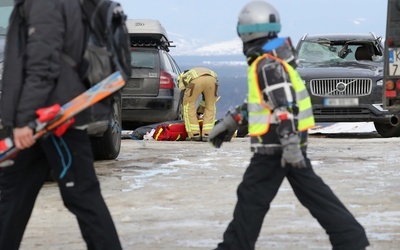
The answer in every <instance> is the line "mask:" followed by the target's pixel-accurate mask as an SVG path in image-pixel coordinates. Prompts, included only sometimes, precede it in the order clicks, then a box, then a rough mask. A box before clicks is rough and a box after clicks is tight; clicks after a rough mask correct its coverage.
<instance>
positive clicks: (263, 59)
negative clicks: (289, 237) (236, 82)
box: [209, 1, 369, 250]
mask: <svg viewBox="0 0 400 250" xmlns="http://www.w3.org/2000/svg"><path fill="white" fill-rule="evenodd" d="M280 30H281V24H280V18H279V14H278V12H277V10H276V9H275V8H274V7H273V6H272V5H271V4H269V3H267V2H264V1H251V2H249V3H248V4H246V5H245V6H244V7H243V9H242V10H241V12H240V14H239V21H238V25H237V32H238V35H239V37H240V38H241V40H242V41H243V53H244V55H245V56H246V57H247V62H248V65H249V70H248V90H249V93H248V97H247V102H246V103H245V104H243V105H241V106H237V107H236V108H235V109H234V110H231V111H229V112H228V113H227V115H226V116H225V117H224V118H223V120H222V121H221V122H220V123H218V124H216V125H215V127H214V128H213V130H212V131H211V133H210V135H209V141H210V142H211V143H212V144H213V145H214V146H215V147H217V148H219V147H220V146H221V144H222V142H223V141H224V140H223V139H224V137H225V136H226V135H227V134H229V133H230V132H232V131H235V130H236V129H237V128H238V126H239V124H240V125H243V124H245V123H248V129H249V136H250V141H251V151H252V152H254V155H253V156H252V158H251V161H250V164H249V166H248V168H247V169H246V171H245V173H244V176H243V180H242V182H241V183H240V184H239V186H238V188H237V199H238V200H237V203H236V206H235V209H234V213H233V219H232V221H231V222H230V223H229V225H228V227H227V229H226V231H225V233H224V234H223V241H222V242H221V243H219V244H218V247H217V248H216V249H219V250H223V249H225V250H227V249H230V250H233V249H237V250H249V249H254V248H255V244H256V241H257V238H258V235H259V233H260V230H261V226H262V224H263V220H264V217H265V215H266V214H267V212H268V210H269V208H270V204H271V202H272V200H273V199H274V197H275V195H276V194H277V192H278V190H279V187H280V185H281V184H282V181H283V180H284V178H285V177H286V178H287V180H288V181H289V183H290V185H291V187H292V189H293V191H294V193H295V195H296V197H297V198H298V199H299V201H300V202H301V204H302V205H303V206H305V207H306V208H307V209H308V210H309V211H310V213H311V215H312V216H313V217H314V218H316V219H317V221H318V222H319V224H320V225H321V226H322V227H323V228H324V229H325V231H326V233H327V234H328V235H329V239H330V242H331V245H332V248H333V249H334V250H339V249H340V250H360V249H365V247H367V246H368V245H369V242H368V239H367V236H366V234H365V230H364V228H363V227H362V226H361V225H360V224H359V223H358V222H357V220H356V219H355V218H354V216H353V215H352V214H351V213H350V212H349V211H348V210H347V209H346V207H345V206H344V205H343V204H342V202H341V201H340V200H339V199H338V198H337V197H336V196H335V194H334V193H333V192H332V190H331V189H330V188H329V187H328V186H327V185H326V184H325V183H324V182H323V180H322V179H321V178H320V177H319V176H318V175H317V174H316V173H315V172H314V171H313V168H312V166H311V162H310V160H309V159H308V158H307V153H306V148H307V130H308V128H310V127H313V126H314V116H313V113H312V107H311V101H310V97H309V95H308V92H307V90H306V88H305V86H304V84H303V82H302V80H301V78H300V76H299V75H298V73H297V71H296V70H295V68H296V61H297V59H296V55H295V51H294V48H293V46H292V44H291V42H290V39H289V38H279V37H277V34H278V33H279V32H280Z"/></svg>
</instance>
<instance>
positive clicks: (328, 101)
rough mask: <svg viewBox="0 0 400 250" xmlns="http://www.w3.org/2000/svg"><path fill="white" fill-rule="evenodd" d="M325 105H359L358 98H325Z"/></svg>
mask: <svg viewBox="0 0 400 250" xmlns="http://www.w3.org/2000/svg"><path fill="white" fill-rule="evenodd" d="M324 105H325V106H358V98H325V100H324Z"/></svg>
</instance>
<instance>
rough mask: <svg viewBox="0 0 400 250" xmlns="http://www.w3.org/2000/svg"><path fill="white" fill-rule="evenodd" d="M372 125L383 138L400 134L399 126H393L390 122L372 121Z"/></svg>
mask: <svg viewBox="0 0 400 250" xmlns="http://www.w3.org/2000/svg"><path fill="white" fill-rule="evenodd" d="M374 126H375V129H376V132H378V134H380V135H381V136H382V137H384V138H388V137H399V136H400V126H393V125H391V124H390V123H379V122H374Z"/></svg>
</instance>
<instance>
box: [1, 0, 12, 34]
mask: <svg viewBox="0 0 400 250" xmlns="http://www.w3.org/2000/svg"><path fill="white" fill-rule="evenodd" d="M12 9H13V0H0V35H3V36H4V35H6V32H7V27H8V20H9V18H10V15H11V12H12Z"/></svg>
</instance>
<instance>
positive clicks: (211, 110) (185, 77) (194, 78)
mask: <svg viewBox="0 0 400 250" xmlns="http://www.w3.org/2000/svg"><path fill="white" fill-rule="evenodd" d="M178 82H179V88H180V89H181V90H185V93H184V96H183V110H182V112H183V120H184V122H185V128H186V132H187V133H188V138H189V140H193V141H201V140H203V141H207V139H208V134H209V133H210V131H211V129H212V128H213V127H214V122H215V113H216V107H215V104H216V102H217V97H218V93H217V92H218V79H217V74H216V73H215V72H214V71H212V70H210V69H207V68H204V67H195V68H192V69H190V70H186V71H185V72H183V73H181V74H180V75H179V81H178ZM201 94H202V95H203V99H204V113H203V126H202V129H201V130H200V125H199V120H198V117H197V108H196V105H197V100H198V99H199V96H200V95H201Z"/></svg>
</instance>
